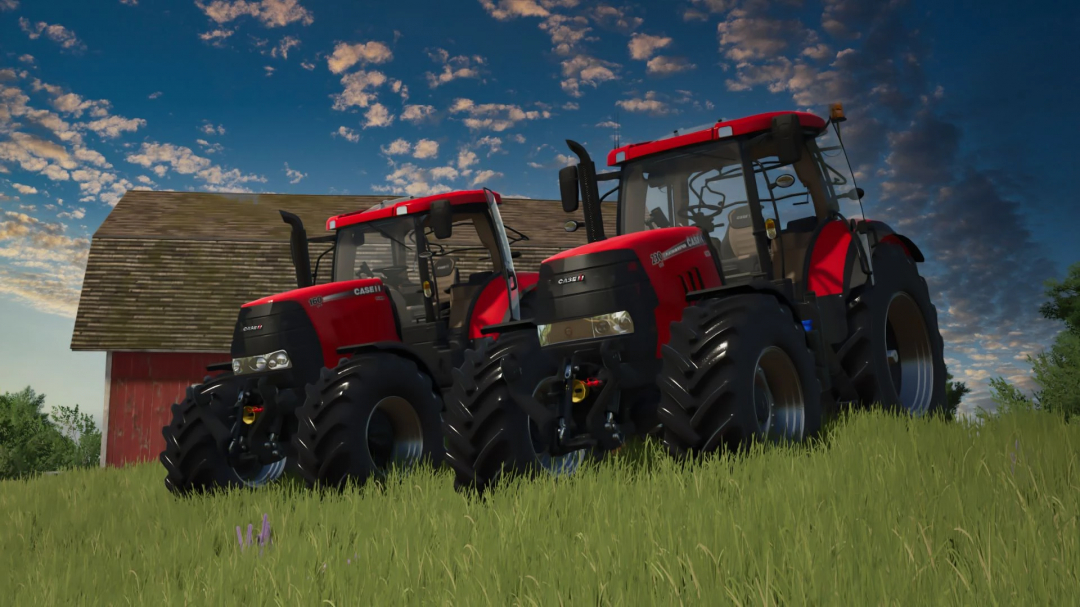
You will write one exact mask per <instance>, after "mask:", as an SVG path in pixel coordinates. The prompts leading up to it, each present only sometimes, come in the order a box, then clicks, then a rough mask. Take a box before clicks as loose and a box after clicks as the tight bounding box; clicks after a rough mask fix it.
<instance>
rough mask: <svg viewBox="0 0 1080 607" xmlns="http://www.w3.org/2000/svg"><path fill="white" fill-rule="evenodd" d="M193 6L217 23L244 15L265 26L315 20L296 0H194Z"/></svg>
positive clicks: (279, 25)
mask: <svg viewBox="0 0 1080 607" xmlns="http://www.w3.org/2000/svg"><path fill="white" fill-rule="evenodd" d="M195 6H198V7H199V8H200V9H202V11H203V12H204V13H206V16H207V17H209V18H210V19H211V20H213V21H214V22H215V23H219V24H220V23H228V22H229V21H232V20H234V19H238V18H240V17H244V16H249V17H254V18H256V19H258V20H259V21H260V22H261V23H262V24H263V25H264V26H266V27H283V26H286V25H289V24H290V23H296V22H300V23H302V24H303V25H311V24H312V23H313V22H314V21H315V19H314V18H313V17H312V15H311V12H310V11H309V10H307V9H306V8H304V7H303V6H301V5H300V2H299V1H298V0H261V1H258V2H255V1H251V2H248V1H246V0H234V1H232V2H230V1H228V0H214V1H213V2H211V3H209V4H203V3H202V2H200V1H196V2H195Z"/></svg>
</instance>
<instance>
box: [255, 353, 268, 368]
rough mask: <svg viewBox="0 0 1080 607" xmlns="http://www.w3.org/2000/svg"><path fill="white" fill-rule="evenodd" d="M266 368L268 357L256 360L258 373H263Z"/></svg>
mask: <svg viewBox="0 0 1080 607" xmlns="http://www.w3.org/2000/svg"><path fill="white" fill-rule="evenodd" d="M265 368H266V357H265V356H260V357H258V358H256V359H255V370H256V371H262V370H263V369H265Z"/></svg>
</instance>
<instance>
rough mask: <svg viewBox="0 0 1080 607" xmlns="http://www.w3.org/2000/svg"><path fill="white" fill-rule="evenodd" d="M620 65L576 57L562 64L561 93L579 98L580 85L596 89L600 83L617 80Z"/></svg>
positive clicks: (593, 58)
mask: <svg viewBox="0 0 1080 607" xmlns="http://www.w3.org/2000/svg"><path fill="white" fill-rule="evenodd" d="M620 67H622V66H621V65H619V64H618V63H612V62H610V61H604V60H603V59H597V58H596V57H591V56H589V55H578V56H576V57H574V58H572V59H568V60H566V61H563V62H562V74H563V81H562V83H561V85H562V89H563V91H565V92H566V93H567V94H569V95H570V96H571V97H581V96H582V92H581V85H589V86H591V87H593V88H596V86H597V85H599V84H600V83H602V82H607V81H609V80H617V79H618V78H619V76H618V75H617V74H616V70H618V69H619V68H620Z"/></svg>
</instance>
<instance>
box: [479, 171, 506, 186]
mask: <svg viewBox="0 0 1080 607" xmlns="http://www.w3.org/2000/svg"><path fill="white" fill-rule="evenodd" d="M502 176H503V174H502V173H499V172H497V171H491V170H484V171H477V173H476V175H475V176H474V177H473V180H472V185H480V184H482V183H485V182H488V181H491V180H492V179H497V178H499V177H502Z"/></svg>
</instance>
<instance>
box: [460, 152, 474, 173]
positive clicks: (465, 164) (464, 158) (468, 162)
mask: <svg viewBox="0 0 1080 607" xmlns="http://www.w3.org/2000/svg"><path fill="white" fill-rule="evenodd" d="M477 162H478V160H477V158H476V152H474V151H472V150H469V149H461V150H460V151H458V157H457V166H458V168H459V169H462V170H465V169H468V168H469V167H471V166H472V165H474V164H476V163H477Z"/></svg>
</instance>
